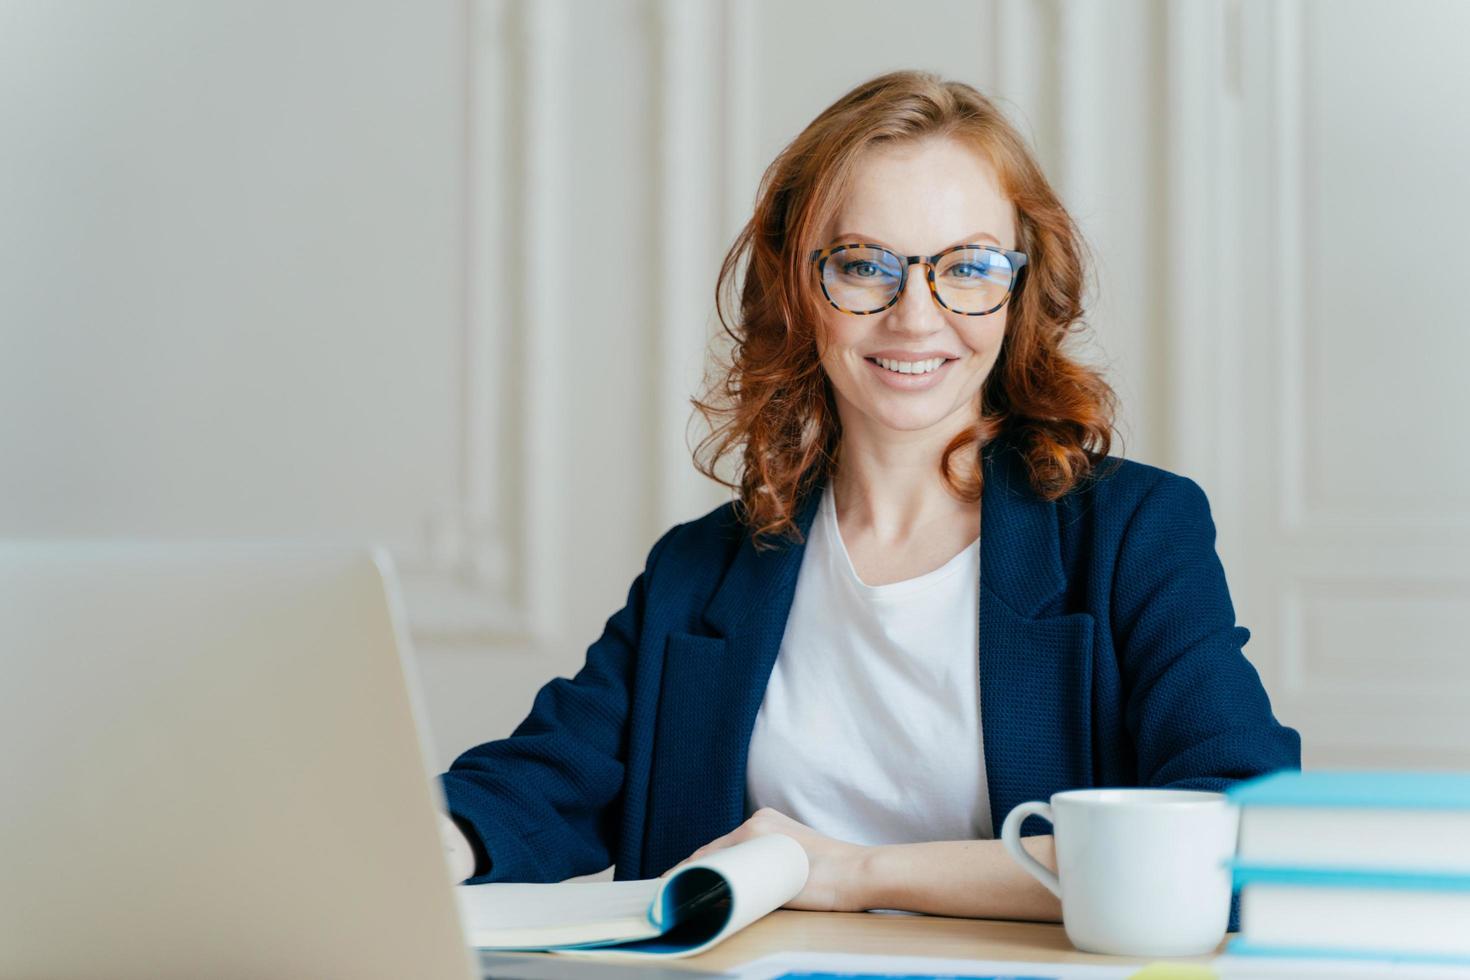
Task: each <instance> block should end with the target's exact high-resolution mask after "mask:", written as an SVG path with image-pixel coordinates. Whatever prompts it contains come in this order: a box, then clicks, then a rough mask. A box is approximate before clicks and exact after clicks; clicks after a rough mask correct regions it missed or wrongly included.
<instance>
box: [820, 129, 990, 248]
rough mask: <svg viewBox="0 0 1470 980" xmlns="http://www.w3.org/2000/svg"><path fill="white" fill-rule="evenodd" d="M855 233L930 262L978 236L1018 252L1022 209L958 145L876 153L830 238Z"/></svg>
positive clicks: (938, 143)
mask: <svg viewBox="0 0 1470 980" xmlns="http://www.w3.org/2000/svg"><path fill="white" fill-rule="evenodd" d="M843 231H852V232H857V233H861V234H864V235H867V236H870V237H872V238H875V239H878V241H879V243H880V244H888V245H889V246H890V247H895V248H899V249H901V250H903V251H904V252H906V253H907V254H929V253H931V252H933V251H937V250H938V249H940V248H943V247H945V246H947V245H949V244H952V243H954V242H956V241H959V240H962V239H963V238H964V237H965V236H970V235H973V234H975V233H977V232H982V231H983V232H989V233H990V234H991V235H994V236H995V237H996V238H997V239H999V240H1000V241H1001V243H1002V244H1004V245H1006V246H1007V247H1010V246H1012V245H1013V244H1014V241H1015V237H1014V235H1015V219H1014V209H1013V208H1012V206H1011V202H1010V200H1009V199H1008V198H1007V197H1006V196H1005V195H1004V194H1003V193H1002V192H1001V189H1000V183H999V180H998V178H997V176H996V173H995V170H994V168H993V167H992V166H991V165H990V162H989V161H988V160H987V159H986V158H985V157H984V156H983V155H982V154H980V153H979V152H977V151H975V150H972V149H970V148H969V147H967V146H964V145H962V144H960V143H958V142H956V141H954V140H928V141H925V142H923V143H920V144H913V145H901V146H891V147H887V146H885V147H880V148H876V149H873V150H870V151H868V152H867V153H866V154H864V156H863V157H861V158H860V159H859V160H858V162H857V166H856V167H855V169H854V174H853V180H852V183H851V185H850V186H849V188H848V190H847V193H846V194H845V195H844V197H843V199H842V203H841V204H840V205H839V206H838V208H837V212H836V214H835V215H834V216H833V219H832V221H831V222H829V227H828V228H827V234H828V235H835V234H837V233H838V232H843Z"/></svg>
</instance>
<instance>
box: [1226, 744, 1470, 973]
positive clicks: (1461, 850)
mask: <svg viewBox="0 0 1470 980" xmlns="http://www.w3.org/2000/svg"><path fill="white" fill-rule="evenodd" d="M1227 796H1229V798H1230V800H1231V802H1233V803H1235V804H1237V805H1238V806H1239V807H1240V842H1239V847H1238V848H1237V851H1236V856H1235V860H1234V861H1233V862H1232V864H1233V868H1232V874H1233V878H1234V887H1235V888H1236V890H1238V891H1239V892H1240V935H1239V936H1238V937H1237V938H1236V939H1234V940H1232V941H1231V943H1230V945H1229V946H1228V947H1227V952H1228V953H1229V954H1230V955H1232V956H1235V955H1249V956H1291V957H1303V956H1305V957H1331V958H1359V959H1361V958H1371V959H1391V960H1408V961H1425V962H1452V963H1470V773H1452V772H1442V773H1433V772H1367V771H1357V772H1348V771H1333V770H1318V771H1308V772H1297V771H1284V772H1278V773H1273V774H1271V775H1269V776H1263V777H1261V778H1259V779H1253V780H1250V781H1248V782H1243V783H1239V784H1237V785H1236V786H1234V787H1232V788H1230V789H1229V790H1227Z"/></svg>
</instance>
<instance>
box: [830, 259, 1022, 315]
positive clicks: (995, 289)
mask: <svg viewBox="0 0 1470 980" xmlns="http://www.w3.org/2000/svg"><path fill="white" fill-rule="evenodd" d="M812 261H813V262H815V263H816V266H817V278H818V279H819V280H820V281H821V283H822V293H823V295H825V296H826V297H827V302H829V303H831V304H832V305H833V306H834V307H836V308H837V309H839V310H841V311H842V312H844V313H853V314H856V315H858V316H864V315H866V314H869V313H881V312H883V311H884V310H886V309H888V308H889V307H891V306H892V305H893V304H894V303H897V302H898V297H899V296H901V295H903V287H904V285H905V284H906V283H907V282H908V275H909V266H911V265H916V264H922V265H925V266H928V269H929V274H928V277H927V278H928V281H929V293H930V295H932V296H933V297H934V302H936V303H938V304H939V305H940V306H941V307H943V308H944V309H946V310H950V311H952V312H955V313H963V314H964V315H966V316H985V315H986V314H987V313H994V312H995V311H996V310H998V309H1000V308H1001V307H1002V306H1004V305H1005V303H1006V300H1008V299H1009V298H1010V297H1011V295H1012V293H1014V292H1015V289H1016V287H1017V286H1018V285H1019V283H1020V276H1021V270H1022V269H1024V268H1025V267H1026V254H1025V253H1024V252H1010V251H1007V250H1005V249H1003V248H999V247H997V246H995V245H956V246H954V247H953V248H947V249H945V250H944V251H943V252H940V253H939V254H938V255H899V254H898V253H897V252H894V251H892V250H891V249H887V248H884V247H883V246H882V245H866V244H847V245H833V246H832V247H831V248H819V249H817V250H816V251H815V252H813V253H812Z"/></svg>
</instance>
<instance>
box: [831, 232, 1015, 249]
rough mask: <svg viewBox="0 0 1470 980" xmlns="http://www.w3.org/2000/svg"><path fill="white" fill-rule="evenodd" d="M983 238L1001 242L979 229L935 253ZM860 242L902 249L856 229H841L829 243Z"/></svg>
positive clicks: (996, 242) (997, 242)
mask: <svg viewBox="0 0 1470 980" xmlns="http://www.w3.org/2000/svg"><path fill="white" fill-rule="evenodd" d="M981 240H989V241H992V242H994V243H995V244H997V245H999V244H1000V239H999V238H996V237H995V236H994V235H992V234H991V233H990V232H988V231H977V232H973V233H971V234H969V235H966V236H965V237H964V238H959V239H956V240H955V241H952V242H950V243H949V244H948V245H946V246H944V248H941V249H939V250H938V251H937V252H936V253H935V254H938V252H942V251H944V249H945V248H953V247H954V246H956V245H969V244H970V243H971V242H978V241H981ZM860 242H872V243H873V244H874V245H882V246H883V247H884V248H891V249H893V251H895V252H897V251H900V249H896V248H893V246H892V245H890V244H888V243H887V242H885V241H884V240H883V239H881V238H879V237H877V236H876V235H863V234H860V233H858V232H855V231H841V232H838V233H837V234H836V235H834V236H833V237H832V240H831V242H830V243H829V244H832V245H842V244H848V243H860Z"/></svg>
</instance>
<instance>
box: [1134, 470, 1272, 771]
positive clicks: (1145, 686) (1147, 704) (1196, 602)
mask: <svg viewBox="0 0 1470 980" xmlns="http://www.w3.org/2000/svg"><path fill="white" fill-rule="evenodd" d="M1113 590H1114V594H1113V617H1114V619H1113V622H1114V629H1115V631H1116V632H1115V636H1114V641H1115V647H1114V649H1115V650H1117V651H1118V657H1119V659H1120V668H1121V673H1122V680H1123V689H1124V696H1125V702H1124V709H1123V710H1124V723H1125V725H1126V726H1127V729H1128V732H1129V733H1130V735H1131V736H1132V738H1133V743H1134V746H1135V748H1136V752H1137V762H1138V778H1139V780H1140V784H1141V785H1143V786H1153V787H1168V788H1172V789H1204V790H1214V791H1220V790H1223V789H1225V788H1226V787H1227V786H1229V785H1230V784H1231V783H1233V782H1236V781H1238V780H1241V779H1246V778H1249V777H1253V776H1257V775H1262V774H1264V773H1267V772H1271V771H1274V770H1277V769H1299V768H1301V737H1300V735H1298V733H1297V732H1296V731H1295V730H1294V729H1291V728H1288V727H1286V726H1284V725H1282V724H1280V723H1279V722H1277V720H1276V718H1275V716H1274V715H1273V714H1272V713H1271V704H1270V701H1269V699H1268V697H1267V695H1266V691H1265V688H1264V687H1263V686H1262V684H1261V678H1260V675H1259V674H1258V673H1257V672H1256V669H1255V667H1254V666H1252V665H1251V663H1250V661H1249V660H1247V659H1246V658H1245V654H1244V653H1243V652H1242V648H1243V647H1244V646H1245V644H1246V642H1247V641H1248V640H1249V639H1250V631H1249V630H1248V629H1246V628H1245V627H1244V626H1237V625H1236V623H1235V608H1234V606H1233V605H1232V603H1231V601H1230V593H1229V590H1228V588H1227V587H1226V584H1225V571H1224V568H1223V567H1222V565H1221V563H1220V559H1219V556H1218V555H1217V554H1216V552H1215V524H1214V521H1213V519H1212V518H1211V516H1210V505H1209V502H1208V501H1207V500H1206V498H1205V493H1204V491H1203V490H1202V489H1201V488H1200V486H1199V484H1197V483H1195V482H1194V481H1193V480H1191V479H1189V478H1188V477H1185V476H1180V475H1178V474H1174V473H1166V474H1165V475H1164V476H1163V478H1162V479H1160V480H1159V481H1158V482H1157V483H1155V484H1154V485H1153V487H1152V488H1151V489H1150V490H1149V492H1148V493H1147V494H1146V495H1145V496H1144V499H1143V501H1142V502H1141V503H1140V504H1139V505H1138V508H1137V510H1136V511H1135V512H1134V514H1133V517H1132V518H1131V519H1130V521H1129V524H1128V526H1127V528H1126V529H1125V531H1124V534H1123V540H1122V543H1121V545H1120V547H1119V552H1118V565H1117V572H1116V575H1115V577H1114V580H1113Z"/></svg>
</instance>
